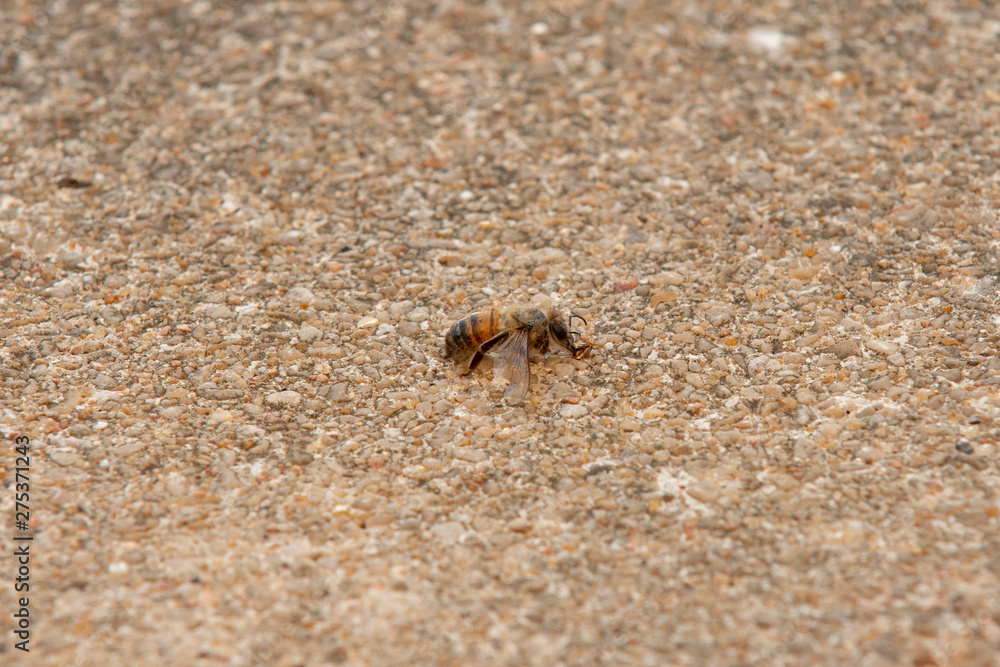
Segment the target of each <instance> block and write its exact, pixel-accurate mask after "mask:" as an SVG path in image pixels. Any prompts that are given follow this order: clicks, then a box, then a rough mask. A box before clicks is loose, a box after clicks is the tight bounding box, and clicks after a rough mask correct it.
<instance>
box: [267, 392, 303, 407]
mask: <svg viewBox="0 0 1000 667" xmlns="http://www.w3.org/2000/svg"><path fill="white" fill-rule="evenodd" d="M264 402H265V403H267V404H268V405H270V406H273V407H276V408H294V407H297V406H298V405H299V403H301V402H302V394H300V393H299V392H297V391H293V390H291V389H289V390H287V391H276V392H274V393H273V394H268V396H267V398H266V399H264Z"/></svg>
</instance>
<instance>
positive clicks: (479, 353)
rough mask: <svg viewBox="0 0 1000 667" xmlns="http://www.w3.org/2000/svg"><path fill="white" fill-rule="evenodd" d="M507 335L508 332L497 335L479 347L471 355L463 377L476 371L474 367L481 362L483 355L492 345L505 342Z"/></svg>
mask: <svg viewBox="0 0 1000 667" xmlns="http://www.w3.org/2000/svg"><path fill="white" fill-rule="evenodd" d="M509 335H510V332H509V331H504V332H503V333H498V334H497V335H496V336H494V337H493V338H490V339H489V340H488V341H486V342H485V343H483V344H482V345H480V346H479V349H478V350H476V353H475V354H474V355H472V361H470V362H469V370H467V371H465V373H463V375H468V374H469V373H471V372H472V371H474V370H476V366H478V365H479V362H481V361H482V360H483V355H485V354H486V353H487V352H489V351H490V350H491V349H492V348H493V346H494V345H499V344H500V343H502V342H503V341H505V340H507V336H509Z"/></svg>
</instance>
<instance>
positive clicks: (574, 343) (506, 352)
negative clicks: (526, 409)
mask: <svg viewBox="0 0 1000 667" xmlns="http://www.w3.org/2000/svg"><path fill="white" fill-rule="evenodd" d="M574 318H575V319H578V320H580V321H581V322H583V323H584V325H586V324H587V320H585V319H583V318H582V317H580V316H579V315H571V316H570V317H569V319H568V320H567V319H565V318H564V317H563V315H562V313H560V312H559V311H558V310H554V309H553V310H549V311H548V314H546V313H544V312H542V311H541V310H539V309H537V308H523V307H513V308H506V309H504V310H498V309H495V308H491V309H489V310H480V311H478V312H475V313H472V314H471V315H466V316H465V317H463V318H462V319H460V320H459V321H458V322H455V323H454V324H453V325H451V328H450V329H448V333H447V334H445V337H444V349H445V357H446V358H448V359H451V360H453V361H454V362H455V363H456V364H460V363H462V362H464V361H465V360H466V359H467V358H469V357H470V356H471V357H472V359H471V361H470V362H469V367H468V369H467V370H466V371H465V372H464V373H462V375H468V374H469V373H471V372H472V371H474V370H476V367H477V366H479V363H480V362H481V361H482V360H483V356H484V355H485V354H486V353H488V352H489V353H491V354H492V356H493V361H494V363H493V377H494V378H498V377H500V378H504V379H506V380H507V381H508V382H509V383H510V384H509V385H508V387H507V389H506V391H504V398H506V399H507V402H508V403H510V404H511V405H516V404H517V403H520V402H521V399H523V398H524V395H525V394H527V393H528V384H529V382H530V378H531V373H530V370H529V368H528V354H529V353H530V352H531V351H535V352H538V353H539V354H545V353H546V352H548V350H549V341H550V340H551V341H554V342H555V343H556V344H557V345H559V346H561V347H564V348H566V349H567V350H568V351H569V353H570V354H572V355H573V358H574V359H583V358H585V357H586V356H587V355H589V354H590V352H591V350H592V349H593V348H594V346H593V345H592V344H590V343H589V342H587V341H586V340H583V339H582V336H581V335H580V333H579V332H577V331H571V330H570V328H569V326H567V322H569V323H570V326H571V325H572V322H573V319H574Z"/></svg>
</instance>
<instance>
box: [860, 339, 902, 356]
mask: <svg viewBox="0 0 1000 667" xmlns="http://www.w3.org/2000/svg"><path fill="white" fill-rule="evenodd" d="M865 345H867V346H868V349H869V350H871V351H872V352H878V353H879V354H884V355H886V356H889V355H893V354H896V352H897V351H898V350H899V346H898V345H896V344H895V343H887V342H885V341H881V340H869V341H867V342H866V343H865Z"/></svg>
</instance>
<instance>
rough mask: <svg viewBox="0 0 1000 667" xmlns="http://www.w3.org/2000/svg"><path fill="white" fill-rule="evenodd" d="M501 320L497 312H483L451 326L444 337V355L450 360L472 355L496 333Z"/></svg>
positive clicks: (473, 314) (464, 318)
mask: <svg viewBox="0 0 1000 667" xmlns="http://www.w3.org/2000/svg"><path fill="white" fill-rule="evenodd" d="M499 323H500V318H499V315H498V313H497V312H496V311H495V310H492V309H491V310H481V311H479V312H478V313H472V314H471V315H468V316H466V317H463V318H462V319H460V320H459V321H458V322H455V323H454V324H453V325H451V328H450V329H448V333H447V334H446V335H445V337H444V353H445V356H446V357H448V358H449V359H454V358H456V357H461V356H464V355H467V354H471V353H472V352H473V351H475V350H477V349H478V348H479V346H480V345H482V344H483V343H485V342H486V341H488V340H489V339H490V338H492V337H493V335H494V334H495V333H496V328H497V325H499Z"/></svg>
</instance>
